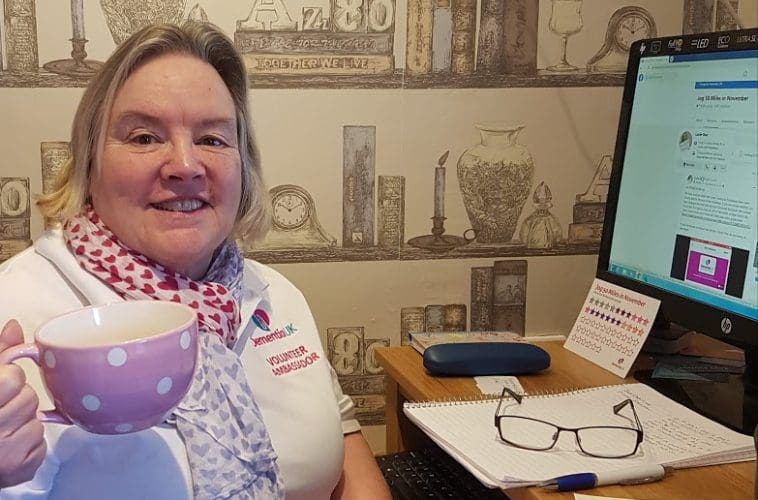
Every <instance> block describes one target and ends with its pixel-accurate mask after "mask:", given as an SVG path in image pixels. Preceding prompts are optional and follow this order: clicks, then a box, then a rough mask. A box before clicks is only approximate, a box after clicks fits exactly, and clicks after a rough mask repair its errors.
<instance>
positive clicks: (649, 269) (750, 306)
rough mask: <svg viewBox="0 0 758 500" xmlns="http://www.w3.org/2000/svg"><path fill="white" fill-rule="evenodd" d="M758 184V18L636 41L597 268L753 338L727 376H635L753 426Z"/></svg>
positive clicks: (666, 307) (670, 315) (727, 332)
mask: <svg viewBox="0 0 758 500" xmlns="http://www.w3.org/2000/svg"><path fill="white" fill-rule="evenodd" d="M757 185H758V29H749V30H739V31H730V32H720V33H708V34H695V35H687V36H677V37H666V38H655V39H649V40H641V41H638V42H636V43H635V44H634V45H633V46H632V47H631V50H630V56H629V65H628V69H627V74H626V81H625V86H624V92H623V100H622V105H621V114H620V120H619V130H618V136H617V139H616V148H615V154H614V159H613V170H612V174H611V179H610V185H609V192H608V199H607V203H606V214H605V222H604V226H603V237H602V242H601V246H600V255H599V259H598V270H597V277H598V278H601V279H604V280H606V281H609V282H612V283H616V284H618V285H621V286H624V287H626V288H629V289H631V290H635V291H638V292H640V293H643V294H646V295H649V296H651V297H655V298H657V299H660V301H661V306H660V312H659V319H663V320H667V321H670V322H672V323H675V324H678V325H681V326H682V327H684V328H686V329H690V330H695V331H697V332H699V333H702V334H705V335H709V336H712V337H716V338H718V339H720V340H723V341H725V342H728V343H730V344H734V345H736V346H739V347H740V348H742V349H744V350H745V355H746V358H747V366H746V371H745V374H744V375H741V376H732V377H731V378H730V380H729V381H728V382H726V383H716V382H708V383H702V382H686V381H672V380H665V379H654V378H651V377H649V372H646V373H639V374H637V377H638V378H640V379H643V380H644V381H645V382H646V383H649V384H650V385H652V386H654V387H656V388H657V389H659V390H661V391H662V392H664V393H666V394H667V395H669V396H670V397H672V398H674V399H677V400H679V401H680V402H682V403H684V404H687V405H688V406H692V407H694V408H695V409H696V410H697V411H699V412H701V413H703V414H705V415H707V416H709V417H710V418H713V419H715V420H719V421H721V422H723V423H725V424H727V425H728V426H730V427H732V428H735V429H738V430H743V431H745V432H749V433H750V434H752V432H753V428H754V427H755V425H756V423H758V403H756V399H755V385H756V383H758V374H757V373H756V372H758V367H756V365H758V207H757V205H758V187H757ZM659 323H664V322H663V321H661V322H659ZM725 401H726V402H727V403H725ZM729 405H732V407H731V408H727V407H728V406H729Z"/></svg>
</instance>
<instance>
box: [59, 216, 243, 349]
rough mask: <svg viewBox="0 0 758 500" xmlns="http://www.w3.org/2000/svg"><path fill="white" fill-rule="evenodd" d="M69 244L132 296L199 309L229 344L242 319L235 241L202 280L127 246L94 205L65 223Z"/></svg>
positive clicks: (91, 269) (84, 263)
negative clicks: (181, 272) (102, 219)
mask: <svg viewBox="0 0 758 500" xmlns="http://www.w3.org/2000/svg"><path fill="white" fill-rule="evenodd" d="M63 234H64V238H65V240H66V245H67V246H68V248H69V250H70V251H71V252H72V253H73V254H74V256H75V257H76V259H77V261H78V262H79V266H80V267H81V268H82V269H84V270H85V271H87V272H88V273H90V274H92V275H94V276H96V277H97V278H99V279H100V280H101V281H103V282H104V283H107V284H108V285H109V286H110V287H111V288H112V289H113V290H115V291H116V293H118V294H119V295H120V296H121V297H123V298H125V299H130V300H149V299H154V300H168V301H173V302H180V303H182V304H186V305H188V306H190V307H192V308H193V309H195V310H197V319H198V323H199V327H200V329H201V330H205V331H207V332H211V333H215V334H216V335H218V336H220V337H221V339H222V340H223V341H224V343H225V344H226V345H227V346H228V347H231V346H232V345H233V344H234V341H235V340H236V338H235V335H236V331H237V328H238V327H239V324H240V312H239V305H238V300H239V294H240V293H241V282H242V268H243V259H242V256H241V255H240V252H239V249H238V248H237V245H235V244H234V243H233V242H227V243H225V244H223V245H222V246H221V247H220V248H219V250H217V252H216V255H214V258H213V262H212V264H211V268H210V269H209V271H208V273H207V274H206V276H205V280H204V281H196V280H193V279H190V278H188V277H187V276H184V275H182V274H180V273H176V272H173V271H172V270H170V269H168V268H166V267H165V266H162V265H161V264H158V263H157V262H155V261H153V260H151V259H149V258H147V257H145V256H144V255H142V254H140V253H138V252H135V251H134V250H131V249H130V248H128V247H126V246H125V245H124V244H123V243H122V242H121V241H120V240H119V239H118V237H116V235H114V234H113V232H111V230H110V229H108V227H107V226H106V225H105V224H103V222H102V221H101V220H100V218H99V217H98V215H97V214H96V213H95V211H94V210H93V208H92V207H91V206H90V207H87V209H86V210H85V211H84V212H83V213H82V214H80V215H78V216H76V217H72V218H70V219H69V220H67V221H66V223H65V224H64V226H63Z"/></svg>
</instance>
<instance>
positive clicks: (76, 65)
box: [43, 0, 103, 78]
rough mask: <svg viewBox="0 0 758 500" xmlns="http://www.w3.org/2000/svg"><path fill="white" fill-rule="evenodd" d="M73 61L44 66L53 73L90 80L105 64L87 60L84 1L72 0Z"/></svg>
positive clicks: (53, 62) (49, 63) (62, 60)
mask: <svg viewBox="0 0 758 500" xmlns="http://www.w3.org/2000/svg"><path fill="white" fill-rule="evenodd" d="M71 32H72V35H73V36H72V37H71V40H70V41H71V47H72V50H71V59H59V60H57V61H50V62H48V63H45V65H44V66H43V67H44V68H45V69H46V70H47V71H50V72H51V73H58V74H60V75H68V76H74V77H80V78H89V77H91V76H92V75H94V74H95V73H97V71H98V70H99V69H100V67H101V66H102V65H103V63H101V62H99V61H92V60H89V59H87V51H86V50H85V49H84V47H85V46H86V45H87V38H86V37H85V35H84V0H71Z"/></svg>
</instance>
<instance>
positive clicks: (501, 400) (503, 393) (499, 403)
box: [495, 387, 523, 426]
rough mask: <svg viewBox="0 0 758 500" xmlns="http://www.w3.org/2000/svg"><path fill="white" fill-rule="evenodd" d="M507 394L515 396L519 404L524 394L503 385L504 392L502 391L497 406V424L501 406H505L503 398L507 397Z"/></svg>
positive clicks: (496, 423)
mask: <svg viewBox="0 0 758 500" xmlns="http://www.w3.org/2000/svg"><path fill="white" fill-rule="evenodd" d="M506 394H507V395H508V396H510V397H511V398H513V399H514V400H515V401H516V402H517V403H518V404H521V399H522V398H523V396H521V394H516V393H515V392H513V391H512V390H510V389H509V388H508V387H503V392H501V393H500V401H498V402H497V408H495V426H497V425H498V415H500V407H501V406H503V400H504V399H505V396H506Z"/></svg>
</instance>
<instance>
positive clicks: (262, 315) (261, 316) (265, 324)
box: [252, 309, 271, 332]
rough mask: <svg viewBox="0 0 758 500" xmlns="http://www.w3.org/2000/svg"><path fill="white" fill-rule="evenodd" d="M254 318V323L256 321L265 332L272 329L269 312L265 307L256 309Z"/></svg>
mask: <svg viewBox="0 0 758 500" xmlns="http://www.w3.org/2000/svg"><path fill="white" fill-rule="evenodd" d="M252 320H253V323H255V326H257V327H258V328H260V329H261V330H263V331H264V332H267V331H269V330H270V328H269V324H270V323H271V320H269V319H268V314H266V311H264V310H263V309H256V310H255V312H253V317H252Z"/></svg>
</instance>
